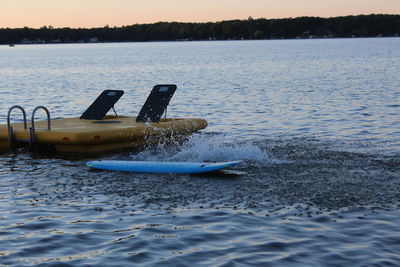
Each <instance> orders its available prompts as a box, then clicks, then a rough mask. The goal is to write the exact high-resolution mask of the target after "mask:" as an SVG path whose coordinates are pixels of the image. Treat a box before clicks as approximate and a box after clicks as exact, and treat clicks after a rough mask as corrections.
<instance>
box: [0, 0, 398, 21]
mask: <svg viewBox="0 0 400 267" xmlns="http://www.w3.org/2000/svg"><path fill="white" fill-rule="evenodd" d="M372 13H375V14H400V0H0V28H7V27H9V28H18V27H24V26H27V27H32V28H39V27H42V26H44V25H46V26H49V25H52V26H53V27H57V28H58V27H72V28H77V27H84V28H91V27H103V26H105V25H109V26H123V25H132V24H136V23H154V22H159V21H167V22H171V21H178V22H215V21H221V20H230V19H247V18H248V17H249V16H251V17H253V18H255V19H256V18H267V19H268V18H288V17H299V16H319V17H336V16H347V15H360V14H365V15H366V14H372Z"/></svg>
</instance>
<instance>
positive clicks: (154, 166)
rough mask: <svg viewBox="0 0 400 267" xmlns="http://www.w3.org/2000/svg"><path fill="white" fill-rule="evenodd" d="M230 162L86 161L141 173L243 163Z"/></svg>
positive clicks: (192, 170) (210, 168) (200, 170)
mask: <svg viewBox="0 0 400 267" xmlns="http://www.w3.org/2000/svg"><path fill="white" fill-rule="evenodd" d="M242 162H243V161H241V160H237V161H228V162H163V161H122V160H99V161H90V162H88V163H86V165H87V166H89V167H91V168H95V169H100V170H109V171H124V172H141V173H181V174H191V173H205V172H213V171H218V170H222V169H225V168H228V167H231V166H235V165H237V164H240V163H242Z"/></svg>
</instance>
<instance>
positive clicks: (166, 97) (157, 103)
mask: <svg viewBox="0 0 400 267" xmlns="http://www.w3.org/2000/svg"><path fill="white" fill-rule="evenodd" d="M175 90H176V85H175V84H158V85H156V86H154V88H153V90H151V92H150V95H149V96H148V97H147V99H146V102H145V103H144V105H143V107H142V109H141V110H140V112H139V115H138V116H137V118H136V122H159V121H160V118H161V116H162V114H163V113H164V111H165V109H166V108H167V106H168V104H169V101H170V100H171V98H172V96H173V95H174V93H175Z"/></svg>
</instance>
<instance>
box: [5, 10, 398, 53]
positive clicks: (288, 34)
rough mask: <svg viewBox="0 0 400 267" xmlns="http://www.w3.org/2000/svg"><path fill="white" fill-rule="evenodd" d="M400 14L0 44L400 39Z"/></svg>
mask: <svg viewBox="0 0 400 267" xmlns="http://www.w3.org/2000/svg"><path fill="white" fill-rule="evenodd" d="M399 36H400V15H385V14H378V15H376V14H371V15H359V16H345V17H332V18H320V17H298V18H287V19H265V18H261V19H253V18H251V17H249V18H248V19H247V20H229V21H221V22H207V23H183V22H158V23H152V24H135V25H130V26H123V27H109V26H105V27H102V28H90V29H87V28H77V29H76V28H53V27H52V26H44V27H42V28H39V29H34V28H28V27H24V28H15V29H10V28H0V44H4V45H10V46H11V45H14V44H18V45H20V44H57V43H117V42H154V41H214V40H265V39H267V40H276V39H324V38H360V37H361V38H364V37H399Z"/></svg>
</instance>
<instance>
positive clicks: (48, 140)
mask: <svg viewBox="0 0 400 267" xmlns="http://www.w3.org/2000/svg"><path fill="white" fill-rule="evenodd" d="M47 123H48V121H36V122H35V125H34V127H35V132H34V140H35V141H34V144H35V146H40V145H43V146H46V147H48V146H51V147H54V148H55V150H56V151H59V152H72V153H93V152H106V151H112V150H121V149H126V148H139V147H143V146H146V145H149V144H153V143H157V142H165V141H167V140H170V139H171V138H172V137H175V136H176V137H184V136H188V135H190V134H192V133H193V132H196V131H199V130H201V129H204V128H206V127H207V122H206V121H205V120H203V119H190V118H189V119H161V120H160V121H159V122H155V123H150V122H146V123H144V122H136V117H133V116H132V117H128V116H118V117H117V116H106V117H104V118H103V119H101V120H83V119H80V118H67V119H53V120H51V130H47V125H48V124H47ZM11 126H12V133H11V135H12V136H11V138H12V142H13V143H15V144H16V145H18V144H22V145H24V144H29V143H30V142H31V133H30V131H29V128H30V127H31V125H29V123H28V124H27V127H26V128H25V127H24V123H13V124H11ZM9 140H10V137H9V130H8V128H7V125H0V147H3V148H8V147H9V145H10V143H9Z"/></svg>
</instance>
